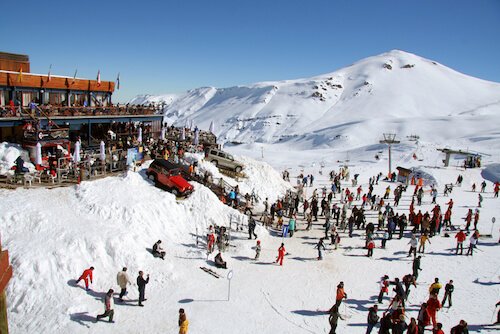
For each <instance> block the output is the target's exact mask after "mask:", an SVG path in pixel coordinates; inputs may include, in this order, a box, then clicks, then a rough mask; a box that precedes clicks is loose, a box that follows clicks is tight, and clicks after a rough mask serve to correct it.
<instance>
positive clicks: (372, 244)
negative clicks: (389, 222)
mask: <svg viewBox="0 0 500 334" xmlns="http://www.w3.org/2000/svg"><path fill="white" fill-rule="evenodd" d="M366 248H367V249H368V254H366V256H367V257H372V256H373V249H374V248H375V242H374V241H373V240H370V241H368V245H366Z"/></svg>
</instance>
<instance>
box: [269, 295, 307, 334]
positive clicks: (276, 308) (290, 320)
mask: <svg viewBox="0 0 500 334" xmlns="http://www.w3.org/2000/svg"><path fill="white" fill-rule="evenodd" d="M260 291H261V292H262V294H263V295H264V297H265V298H266V300H267V303H268V304H269V306H271V308H272V309H273V310H274V312H276V314H278V315H279V316H280V317H282V318H283V319H285V320H286V321H288V322H289V323H291V324H292V325H294V326H295V327H297V328H300V329H302V330H303V331H305V332H308V333H312V334H316V333H317V331H312V330H310V329H309V328H306V327H304V326H302V325H300V324H297V323H296V322H295V321H293V320H292V319H290V318H289V317H287V316H286V315H285V314H284V312H282V311H280V310H279V309H278V307H277V306H276V305H274V304H273V303H272V301H271V296H270V294H269V292H266V291H264V290H262V289H261V290H260Z"/></svg>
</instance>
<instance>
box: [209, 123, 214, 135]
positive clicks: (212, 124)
mask: <svg viewBox="0 0 500 334" xmlns="http://www.w3.org/2000/svg"><path fill="white" fill-rule="evenodd" d="M208 131H210V132H211V133H212V134H215V133H214V132H215V123H214V121H212V122H210V128H209V130H208Z"/></svg>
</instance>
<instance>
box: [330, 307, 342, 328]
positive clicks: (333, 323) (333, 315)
mask: <svg viewBox="0 0 500 334" xmlns="http://www.w3.org/2000/svg"><path fill="white" fill-rule="evenodd" d="M329 313H330V316H329V317H328V321H329V322H330V332H329V334H335V333H336V330H337V323H338V321H339V318H340V319H342V320H344V318H342V316H341V315H340V314H339V307H338V306H337V305H333V306H332V308H331V309H330V311H329Z"/></svg>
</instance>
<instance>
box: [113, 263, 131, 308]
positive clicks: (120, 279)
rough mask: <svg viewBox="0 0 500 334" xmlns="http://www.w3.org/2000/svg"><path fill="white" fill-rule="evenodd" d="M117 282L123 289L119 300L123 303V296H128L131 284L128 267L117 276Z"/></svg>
mask: <svg viewBox="0 0 500 334" xmlns="http://www.w3.org/2000/svg"><path fill="white" fill-rule="evenodd" d="M116 282H117V283H118V285H119V286H120V288H121V291H120V297H119V300H120V301H121V302H122V301H123V296H125V294H127V284H131V283H130V279H129V278H128V274H127V267H123V269H122V271H120V272H119V273H118V274H117V275H116Z"/></svg>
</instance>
